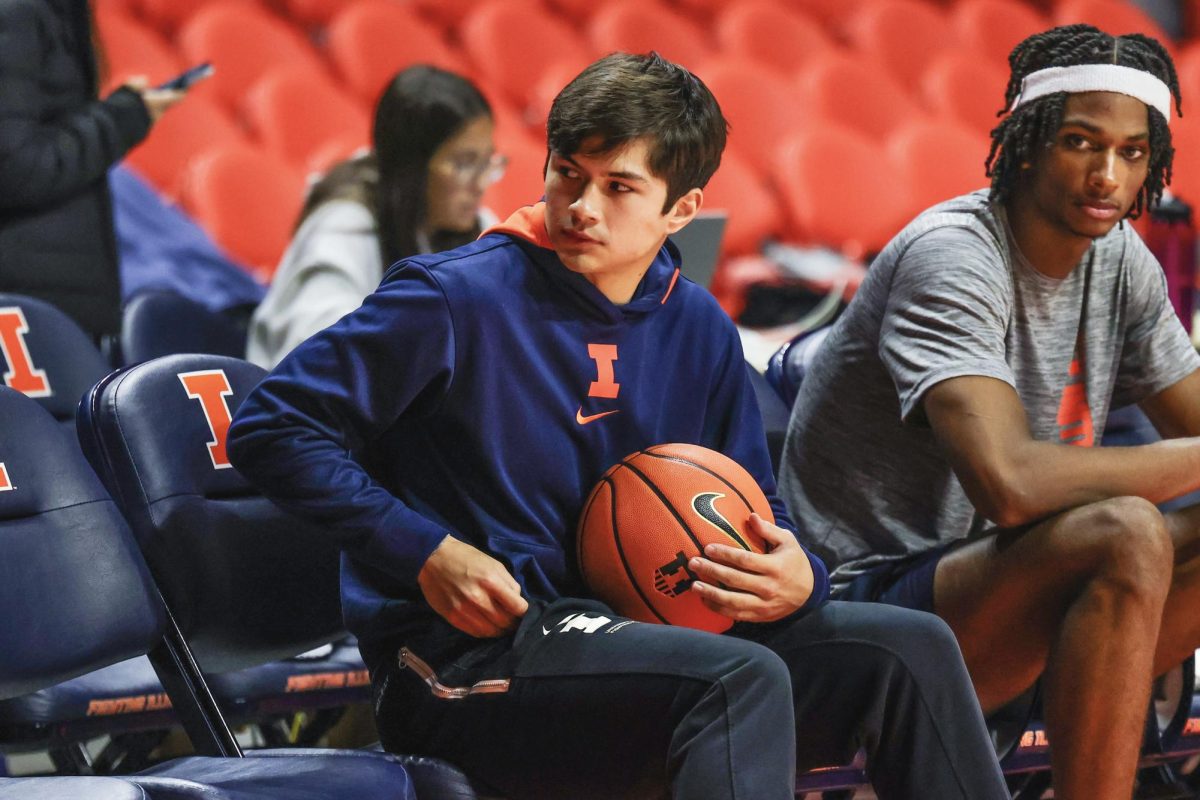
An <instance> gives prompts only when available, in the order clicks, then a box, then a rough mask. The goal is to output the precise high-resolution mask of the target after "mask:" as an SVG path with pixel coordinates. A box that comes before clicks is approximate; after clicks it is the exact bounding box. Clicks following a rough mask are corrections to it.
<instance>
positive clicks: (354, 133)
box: [242, 64, 371, 170]
mask: <svg viewBox="0 0 1200 800" xmlns="http://www.w3.org/2000/svg"><path fill="white" fill-rule="evenodd" d="M242 107H243V111H244V113H245V115H246V120H247V121H248V122H249V123H250V128H251V130H252V131H253V132H254V133H255V134H256V135H257V137H258V139H259V140H260V141H261V142H262V143H263V144H265V145H266V146H267V147H268V148H270V149H271V150H274V151H275V152H276V153H278V154H279V155H281V156H283V158H284V160H286V161H287V162H288V163H290V164H291V165H292V166H294V167H296V168H297V169H300V170H304V169H306V167H307V165H308V163H309V160H310V159H311V158H312V157H313V156H314V155H316V154H317V153H318V152H320V151H321V150H322V149H323V148H325V147H327V146H328V145H329V143H330V142H333V141H338V142H344V141H356V142H357V144H356V145H353V146H351V147H350V148H349V149H350V150H353V149H354V148H355V147H357V146H366V145H367V144H369V143H370V141H371V117H370V115H369V114H367V112H366V111H365V110H364V109H363V107H362V105H360V104H359V103H358V102H356V101H354V100H351V99H350V97H349V96H348V95H346V94H344V93H343V92H342V91H341V90H340V89H338V88H337V87H336V86H334V85H333V83H332V82H331V81H328V80H314V79H313V76H312V73H311V71H310V70H308V69H305V68H303V67H301V68H299V69H295V68H293V67H292V66H291V65H287V64H285V65H281V66H278V67H275V68H274V69H273V70H271V71H270V72H268V73H267V74H266V75H265V76H263V78H262V79H261V80H259V81H258V82H257V83H256V84H254V86H252V87H251V88H250V90H249V91H248V92H247V93H246V98H245V100H244V101H243V106H242Z"/></svg>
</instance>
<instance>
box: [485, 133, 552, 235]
mask: <svg viewBox="0 0 1200 800" xmlns="http://www.w3.org/2000/svg"><path fill="white" fill-rule="evenodd" d="M496 151H497V152H499V153H503V154H504V155H505V156H507V157H508V169H507V170H505V172H504V177H503V178H501V179H500V180H499V181H497V182H496V183H494V184H492V185H491V186H489V187H488V190H487V192H485V193H484V195H483V204H484V205H485V206H486V207H487V208H489V209H491V210H492V211H493V212H494V213H495V214H496V216H498V217H499V218H500V219H501V220H505V219H507V218H508V217H509V215H510V214H512V213H513V212H514V211H516V210H517V209H518V208H520V207H522V206H528V205H532V204H534V203H536V202H537V201H538V200H540V199H541V197H542V194H543V193H544V192H545V190H546V179H545V173H543V172H542V169H543V168H544V167H545V165H546V147H545V145H543V144H541V143H539V142H538V141H537V140H536V139H534V138H533V137H532V136H530V135H529V134H527V133H524V132H522V131H516V132H505V131H502V130H500V129H499V128H497V130H496Z"/></svg>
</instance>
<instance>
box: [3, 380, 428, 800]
mask: <svg viewBox="0 0 1200 800" xmlns="http://www.w3.org/2000/svg"><path fill="white" fill-rule="evenodd" d="M0 431H3V432H4V435H3V436H2V437H0V553H2V554H3V557H2V558H0V699H3V698H12V697H20V696H24V695H28V694H29V693H30V692H35V691H37V690H39V689H42V688H45V687H47V686H52V685H55V684H59V683H62V682H63V681H67V680H70V679H71V678H74V677H76V676H79V675H83V674H85V673H88V672H91V671H93V670H97V669H102V668H104V667H108V666H111V665H114V664H119V663H121V662H125V661H128V660H129V659H131V658H133V657H135V656H139V655H149V657H150V660H151V662H152V663H153V664H154V667H155V670H156V671H157V672H158V674H159V677H160V679H161V680H162V683H163V685H164V686H165V687H166V688H167V691H168V693H169V694H170V698H171V700H172V701H173V703H174V705H175V707H176V712H177V713H178V714H179V715H180V716H181V717H182V718H183V719H184V721H185V723H186V725H185V727H187V728H188V730H189V732H190V733H192V734H193V735H194V739H193V743H194V744H195V745H196V747H197V748H198V749H200V750H201V751H208V752H210V753H212V754H213V755H217V754H221V755H226V754H228V755H230V756H239V755H240V752H239V751H238V748H237V744H236V742H235V741H234V740H233V738H232V736H231V735H230V733H229V730H228V728H225V727H224V726H223V725H222V724H221V722H220V718H219V715H217V716H213V715H212V714H211V712H212V711H213V710H214V709H215V708H216V705H215V701H214V700H213V698H212V696H211V694H210V693H209V692H208V688H207V686H206V685H205V684H204V682H203V680H202V679H201V678H199V677H198V676H197V675H195V674H194V673H193V672H192V671H190V670H188V669H186V668H185V667H186V665H188V664H189V663H190V662H191V654H190V653H189V652H188V650H187V648H186V644H185V643H184V642H183V641H182V638H181V637H180V636H179V635H178V628H177V626H176V625H175V623H174V621H173V620H172V619H171V617H170V614H169V612H168V611H167V610H166V609H165V607H164V606H163V603H162V598H161V595H160V594H159V592H158V589H157V588H156V587H155V585H154V583H153V581H152V580H151V577H150V572H149V570H148V569H147V567H146V563H145V561H144V560H143V558H142V556H141V553H140V551H139V549H138V547H137V544H136V542H135V541H134V539H133V536H132V535H131V531H130V530H129V527H128V525H127V524H126V522H125V520H124V519H123V518H122V516H121V514H120V512H119V510H118V509H117V507H116V505H115V503H114V502H113V501H112V498H111V497H110V496H109V494H108V493H107V492H106V491H105V489H104V487H103V486H102V485H101V484H100V481H99V480H98V479H97V478H96V475H95V473H94V472H93V471H92V469H91V468H90V467H89V465H88V463H87V461H86V460H85V459H84V458H83V456H82V454H81V453H80V452H79V448H78V446H77V445H76V443H75V442H74V441H73V439H72V437H71V436H70V434H68V433H67V432H66V431H65V430H63V428H62V426H61V425H59V424H58V423H57V422H56V421H55V420H54V419H53V417H51V416H50V415H49V414H48V413H47V412H46V411H45V410H44V409H42V408H40V407H39V406H38V404H37V403H36V402H34V401H33V400H31V399H29V398H28V397H25V396H24V395H22V394H21V393H19V392H16V391H13V390H11V389H8V388H4V387H0ZM123 779H124V780H126V781H128V782H130V783H131V784H134V785H137V786H139V787H140V788H141V789H142V790H144V791H145V793H146V795H147V796H149V797H154V798H181V797H197V798H199V797H203V798H215V799H218V800H219V799H220V798H225V799H226V800H261V799H262V798H268V797H288V798H317V797H340V796H343V795H344V796H349V797H360V798H362V799H363V800H366V798H380V799H381V800H384V799H386V800H412V798H414V797H415V793H414V791H413V787H412V783H411V781H410V779H409V777H408V773H407V771H406V770H405V769H404V766H403V765H402V764H401V763H400V762H399V760H397V759H395V758H391V757H388V756H384V755H382V754H379V755H377V756H375V757H370V758H363V757H362V755H361V754H359V753H349V754H345V755H342V754H339V753H337V752H325V753H317V752H316V751H310V752H309V753H308V754H305V755H294V756H290V757H289V758H288V759H287V760H279V759H272V758H236V757H229V758H211V757H205V756H194V757H186V758H179V759H175V760H173V761H169V762H166V763H164V764H161V765H159V766H157V767H155V768H154V769H153V770H152V771H148V772H143V773H139V774H136V775H131V776H125V777H124V778H123ZM25 783H26V782H25V781H24V780H23V779H22V780H21V781H17V782H14V780H13V779H0V789H2V790H3V791H5V792H20V794H19V795H18V796H22V797H37V796H39V794H38V793H43V794H45V795H46V796H48V797H49V796H52V795H51V794H50V793H51V792H54V791H58V789H59V788H60V787H62V786H67V785H69V784H72V779H63V780H57V779H52V780H50V781H49V782H42V781H34V780H30V781H29V782H28V783H27V785H25ZM23 785H24V789H23V788H22V786H23ZM74 785H76V786H83V785H84V784H81V783H75V784H74ZM96 785H97V786H99V785H100V784H96ZM103 786H106V787H111V786H113V784H111V783H108V782H103ZM39 787H45V789H44V791H43V789H42V788H39ZM102 790H103V787H102ZM75 796H77V797H88V796H90V795H87V794H83V793H80V794H77V795H75ZM97 796H100V797H104V796H105V795H103V794H100V795H97ZM110 796H113V797H120V796H121V794H119V793H118V794H112V795H110Z"/></svg>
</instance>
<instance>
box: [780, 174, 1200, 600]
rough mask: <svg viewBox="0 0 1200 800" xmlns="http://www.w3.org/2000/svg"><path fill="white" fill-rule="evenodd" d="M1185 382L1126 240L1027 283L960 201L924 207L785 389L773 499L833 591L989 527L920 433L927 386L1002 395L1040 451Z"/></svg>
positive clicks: (992, 230) (1084, 441)
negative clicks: (1057, 275)
mask: <svg viewBox="0 0 1200 800" xmlns="http://www.w3.org/2000/svg"><path fill="white" fill-rule="evenodd" d="M1198 366H1200V358H1197V355H1196V352H1195V350H1194V349H1193V348H1192V345H1191V342H1190V340H1189V339H1188V336H1187V333H1186V332H1185V331H1184V329H1183V326H1182V325H1180V323H1179V321H1178V319H1177V318H1176V317H1175V314H1174V312H1173V310H1172V308H1171V304H1170V303H1169V302H1168V300H1167V294H1166V281H1165V279H1164V277H1163V272H1162V269H1161V268H1160V267H1159V264H1158V262H1157V260H1155V258H1154V256H1153V255H1152V254H1151V253H1150V251H1149V250H1148V249H1147V248H1146V246H1145V244H1143V243H1142V240H1141V239H1140V238H1139V237H1138V235H1137V234H1136V233H1134V232H1133V231H1132V229H1130V227H1129V226H1128V225H1119V226H1117V227H1116V228H1114V229H1113V230H1112V231H1111V232H1110V233H1109V234H1108V235H1107V236H1105V237H1103V238H1102V239H1098V240H1096V241H1095V242H1094V243H1093V244H1092V246H1091V248H1090V249H1089V250H1088V252H1087V254H1086V255H1085V256H1084V257H1083V260H1082V261H1081V262H1080V264H1079V266H1078V267H1077V268H1076V269H1075V270H1074V271H1073V272H1072V273H1071V274H1070V275H1069V276H1068V277H1067V278H1065V279H1063V280H1054V279H1051V278H1047V277H1046V276H1044V275H1042V274H1041V273H1039V272H1037V271H1036V270H1035V269H1034V268H1033V266H1032V265H1030V264H1029V262H1028V261H1026V260H1025V258H1024V256H1022V255H1021V253H1020V251H1019V249H1018V248H1017V246H1016V244H1015V243H1014V242H1013V240H1012V237H1011V234H1010V232H1009V230H1008V226H1007V224H1006V222H1005V220H1004V217H1003V212H1002V211H1001V210H998V209H997V208H995V207H993V206H992V205H991V204H990V203H989V202H988V200H987V192H986V191H983V192H976V193H973V194H969V195H964V196H962V197H958V198H955V199H953V200H950V201H948V202H946V203H942V204H941V205H938V206H935V207H933V208H931V209H929V210H928V211H926V212H925V213H923V214H922V215H921V216H919V217H917V219H916V220H914V221H913V222H912V223H910V224H909V225H908V227H906V228H905V229H904V230H903V231H901V232H900V233H899V234H898V235H897V236H896V238H895V239H893V240H892V241H891V243H889V244H888V246H887V247H886V248H885V249H884V251H883V253H881V254H880V256H879V258H878V259H876V261H875V262H874V263H873V264H872V265H871V268H870V270H868V273H867V277H866V280H865V281H864V282H863V284H862V287H861V288H860V289H859V291H858V293H857V295H856V296H855V298H854V301H853V302H852V303H851V304H850V306H849V308H848V309H847V310H846V312H845V313H844V314H843V315H842V318H841V319H840V320H839V321H838V322H837V324H836V326H835V327H834V329H833V331H831V332H830V334H829V337H828V338H827V339H826V341H825V343H824V345H823V347H822V349H821V351H820V353H819V355H818V356H817V357H816V359H815V361H814V363H813V364H812V365H811V367H810V368H809V370H808V372H807V374H806V376H805V378H804V382H803V384H802V385H801V388H800V395H799V397H798V398H797V400H796V406H795V409H794V410H793V412H792V419H791V423H790V425H789V429H788V435H787V442H786V445H785V450H784V464H783V468H782V475H781V476H780V485H779V488H780V494H781V495H782V496H783V498H784V500H785V501H786V502H787V504H788V506H789V508H790V510H791V512H792V515H793V518H794V519H795V520H796V523H797V525H798V526H799V529H800V532H801V535H802V536H803V537H804V539H805V542H806V543H807V544H808V545H809V547H811V548H812V549H813V550H814V551H815V552H816V553H817V555H819V556H820V557H821V558H822V559H824V560H825V562H826V563H827V564H828V565H829V566H830V567H831V568H832V569H834V570H835V571H834V573H833V582H834V585H835V586H837V585H840V584H845V583H846V582H848V581H849V580H851V579H852V578H853V577H854V576H856V575H858V574H860V573H861V572H863V571H864V570H867V569H869V568H871V567H873V566H876V565H879V564H882V563H884V562H888V561H894V560H898V559H903V558H907V557H909V556H912V555H915V554H918V553H921V552H924V551H926V550H928V549H930V548H933V547H936V546H939V545H943V544H946V543H948V542H952V541H955V540H957V539H961V538H963V537H967V536H973V535H978V534H979V533H980V532H981V531H983V530H986V529H987V528H988V527H990V526H991V523H989V522H988V521H987V520H985V519H984V518H983V517H981V516H980V515H979V514H977V513H976V511H975V508H974V507H973V506H972V505H971V502H970V501H969V500H968V499H967V496H966V494H965V493H964V492H963V489H962V486H961V485H960V484H959V482H958V479H957V477H955V475H954V472H953V471H952V470H951V468H950V464H949V462H948V461H947V460H946V458H945V457H944V456H943V454H942V452H941V450H940V448H939V446H938V444H937V442H936V440H935V439H934V436H933V433H932V431H931V430H930V429H929V426H928V422H927V421H926V420H925V417H924V409H923V400H924V397H925V393H926V391H928V390H929V388H930V387H931V386H933V385H934V384H937V383H939V382H941V381H944V380H947V379H948V378H954V377H958V376H963V375H982V376H989V377H993V378H996V379H998V380H1002V381H1004V382H1005V383H1008V384H1009V385H1011V386H1013V387H1014V388H1015V389H1016V391H1017V394H1018V395H1019V396H1020V398H1021V402H1022V404H1023V405H1024V407H1025V411H1026V414H1027V415H1028V417H1029V425H1030V428H1031V430H1032V432H1033V436H1034V437H1035V438H1037V439H1039V440H1043V441H1052V442H1063V443H1065V444H1076V445H1085V446H1086V445H1091V444H1093V443H1096V442H1098V441H1099V440H1100V437H1101V435H1102V434H1103V429H1104V420H1105V418H1106V417H1107V416H1108V411H1109V408H1110V407H1111V408H1118V407H1120V406H1124V405H1128V404H1130V403H1134V402H1137V401H1139V400H1141V399H1142V398H1144V397H1147V396H1149V395H1151V394H1153V393H1155V392H1158V391H1160V390H1162V389H1165V388H1166V387H1168V386H1170V385H1171V384H1173V383H1175V382H1177V381H1179V380H1180V379H1182V378H1184V377H1186V376H1187V375H1188V374H1190V373H1191V372H1192V371H1194V370H1195V369H1196V368H1197V367H1198Z"/></svg>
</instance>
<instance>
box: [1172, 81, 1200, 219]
mask: <svg viewBox="0 0 1200 800" xmlns="http://www.w3.org/2000/svg"><path fill="white" fill-rule="evenodd" d="M1193 102H1196V101H1193ZM1171 142H1172V144H1173V145H1174V147H1175V161H1174V169H1173V170H1172V176H1171V185H1170V187H1169V189H1170V191H1171V193H1172V194H1174V195H1175V196H1177V197H1179V198H1181V199H1182V200H1184V201H1186V202H1187V203H1188V205H1190V206H1191V207H1192V208H1193V209H1200V115H1193V116H1187V117H1184V118H1183V119H1179V118H1178V117H1176V118H1175V119H1174V120H1173V121H1172V122H1171Z"/></svg>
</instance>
